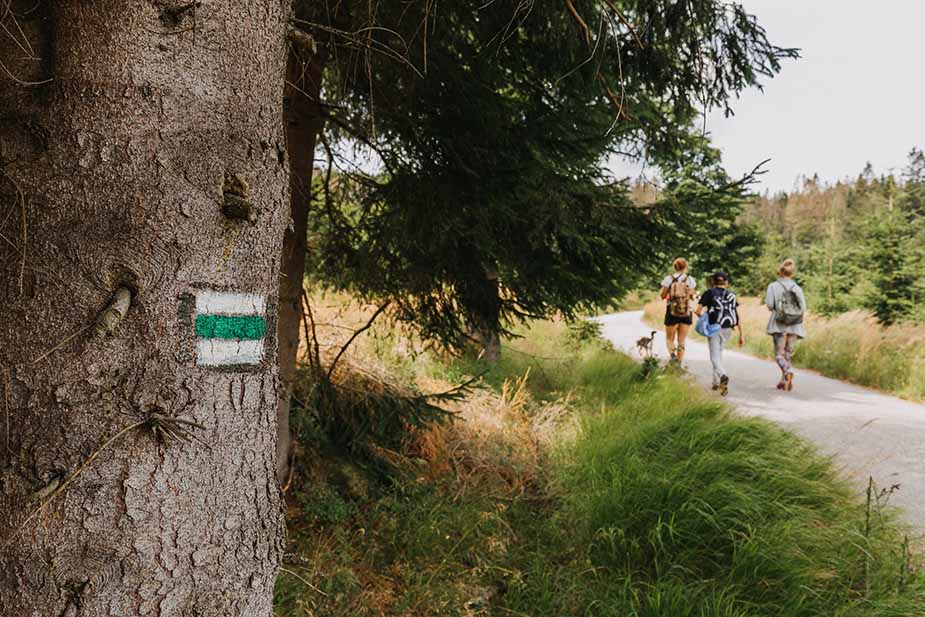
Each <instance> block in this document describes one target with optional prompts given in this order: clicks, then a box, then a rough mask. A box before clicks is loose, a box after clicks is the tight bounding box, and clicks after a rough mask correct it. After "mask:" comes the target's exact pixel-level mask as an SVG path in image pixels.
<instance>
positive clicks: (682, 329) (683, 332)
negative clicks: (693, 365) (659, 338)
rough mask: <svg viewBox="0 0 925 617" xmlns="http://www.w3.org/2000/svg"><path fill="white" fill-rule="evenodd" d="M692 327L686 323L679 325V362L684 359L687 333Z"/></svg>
mask: <svg viewBox="0 0 925 617" xmlns="http://www.w3.org/2000/svg"><path fill="white" fill-rule="evenodd" d="M690 330H691V327H690V326H689V325H687V324H686V323H682V324H678V362H680V361H682V360H683V359H684V344H685V342H686V341H687V333H688V332H690Z"/></svg>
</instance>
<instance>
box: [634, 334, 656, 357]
mask: <svg viewBox="0 0 925 617" xmlns="http://www.w3.org/2000/svg"><path fill="white" fill-rule="evenodd" d="M654 343H655V330H652V334H651V335H650V336H644V337H642V338H641V339H639V340H638V341H636V351H638V352H639V355H640V356H643V357H648V356H651V355H652V346H653V344H654Z"/></svg>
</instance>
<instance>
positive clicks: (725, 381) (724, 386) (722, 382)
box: [719, 375, 729, 396]
mask: <svg viewBox="0 0 925 617" xmlns="http://www.w3.org/2000/svg"><path fill="white" fill-rule="evenodd" d="M728 393H729V376H728V375H723V376H722V377H720V378H719V395H720V396H726V395H727V394H728Z"/></svg>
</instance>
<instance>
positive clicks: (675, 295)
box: [661, 257, 697, 364]
mask: <svg viewBox="0 0 925 617" xmlns="http://www.w3.org/2000/svg"><path fill="white" fill-rule="evenodd" d="M672 265H673V267H674V274H669V275H668V276H666V277H665V278H664V280H662V292H661V298H662V300H667V306H666V307H665V339H666V344H667V345H668V353H669V355H670V356H671V361H672V362H677V363H679V364H680V363H681V361H682V360H683V359H684V343H685V341H686V340H687V333H688V332H689V331H690V329H691V325H692V324H693V323H694V320H693V317H692V316H691V313H692V310H693V305H694V295H695V294H696V289H697V281H696V279H694V277H692V276H690V275H689V274H688V273H687V260H686V259H684V258H683V257H678V258H677V259H675V260H674V263H673V264H672Z"/></svg>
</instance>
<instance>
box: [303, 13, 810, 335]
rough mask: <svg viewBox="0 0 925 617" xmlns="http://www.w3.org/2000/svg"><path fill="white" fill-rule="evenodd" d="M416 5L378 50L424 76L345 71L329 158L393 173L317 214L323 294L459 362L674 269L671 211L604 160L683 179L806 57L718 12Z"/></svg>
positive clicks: (394, 65) (372, 59) (372, 69)
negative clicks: (344, 152)
mask: <svg viewBox="0 0 925 617" xmlns="http://www.w3.org/2000/svg"><path fill="white" fill-rule="evenodd" d="M389 4H390V3H388V2H385V3H384V4H383V11H385V8H384V5H389ZM400 4H401V5H402V7H403V11H404V12H403V13H402V16H403V18H402V20H400V21H399V22H398V23H395V24H391V25H390V27H389V28H388V30H387V31H385V30H384V29H383V30H382V31H377V32H376V33H371V34H370V37H372V38H373V39H375V40H376V41H377V47H379V48H382V49H386V48H388V49H395V48H397V47H399V46H403V47H402V48H403V49H407V50H408V51H407V54H406V57H407V58H409V59H410V64H413V65H414V66H416V67H418V71H417V72H416V71H415V70H412V69H411V68H409V63H403V62H396V61H394V59H391V58H389V57H387V54H371V55H368V56H366V57H365V58H364V62H363V65H364V71H363V76H364V78H358V79H354V77H356V76H357V73H356V70H355V69H356V66H355V65H347V66H338V67H337V69H336V70H335V71H334V75H335V76H340V77H341V78H342V79H340V80H339V81H338V82H337V83H339V84H341V86H342V87H341V88H334V87H332V88H331V92H332V94H333V95H335V96H333V97H332V100H331V101H330V103H331V110H330V111H329V112H328V113H329V126H332V129H333V130H332V135H331V137H332V139H331V140H330V141H331V142H332V143H333V142H335V141H336V139H337V138H344V139H352V140H353V141H359V142H362V143H364V144H365V145H366V146H367V147H369V148H370V149H372V150H374V151H375V152H376V155H377V156H378V157H379V159H380V160H381V161H382V164H383V170H384V171H383V173H382V174H381V175H378V176H368V175H367V176H365V177H360V175H359V174H353V178H352V185H353V186H354V187H356V189H357V190H356V191H355V192H354V194H353V199H352V200H350V201H349V202H341V203H340V207H338V203H337V202H335V201H334V200H321V202H320V203H319V206H321V207H320V208H319V210H318V211H319V212H322V213H324V217H325V219H326V220H324V221H318V220H316V221H315V226H316V229H317V230H319V231H323V232H324V233H321V234H319V236H318V238H319V240H320V242H319V247H318V248H319V253H320V270H319V278H320V279H321V280H324V281H327V282H333V283H335V284H337V285H339V286H342V287H345V288H348V289H351V290H354V291H355V292H359V293H360V294H361V295H363V296H365V297H367V298H370V299H377V300H385V299H389V300H391V301H392V304H391V307H392V309H391V310H392V311H393V315H395V316H397V317H398V318H400V319H402V320H405V321H408V322H413V323H414V324H415V325H416V326H417V327H418V328H419V329H420V331H421V333H422V334H423V335H424V336H425V337H428V338H435V339H438V340H441V341H443V342H445V343H447V344H449V345H452V346H459V345H461V344H464V343H465V342H466V340H467V338H468V337H469V335H471V334H473V333H482V334H483V337H484V336H485V335H486V334H485V333H487V338H488V339H489V340H494V341H495V342H496V341H497V334H498V333H499V332H501V331H503V329H504V328H505V326H506V325H507V324H510V323H511V322H512V321H516V320H517V319H519V318H525V317H532V316H542V315H548V314H550V313H552V312H559V313H561V314H564V315H565V316H574V315H576V314H578V313H579V312H580V311H582V310H586V309H589V308H591V307H593V306H595V305H600V304H605V303H608V302H610V301H612V300H613V299H615V298H617V297H619V296H620V295H621V294H623V293H624V292H625V291H626V290H628V289H630V288H632V287H633V286H635V285H636V284H637V282H638V280H639V278H640V276H644V275H648V274H649V273H650V272H651V271H652V270H653V268H655V267H657V266H660V265H661V262H662V261H663V260H664V259H665V258H666V256H667V255H668V254H670V252H671V250H672V246H673V241H672V238H671V232H672V231H673V228H672V227H671V225H670V224H669V218H670V217H671V216H672V215H673V212H672V208H673V207H674V206H673V205H672V204H670V203H668V202H666V203H665V204H661V205H659V207H655V208H637V207H635V206H634V205H633V204H632V203H631V200H630V199H629V197H628V194H627V189H626V186H625V185H624V183H622V182H617V181H614V180H613V179H612V178H609V177H608V173H607V171H606V168H605V165H604V161H605V160H606V159H607V157H609V156H612V155H614V154H618V153H622V154H623V155H628V156H630V157H633V158H636V159H645V160H648V161H650V162H652V163H654V164H656V165H664V166H665V167H666V168H671V167H677V165H678V161H679V159H681V158H683V154H684V152H685V149H686V148H687V147H688V146H689V143H690V141H691V135H692V133H693V131H692V129H691V126H692V123H693V121H694V119H695V118H696V117H698V116H699V114H700V113H702V111H703V108H704V107H721V108H723V107H725V106H726V105H727V104H728V102H729V100H730V98H731V97H732V96H734V95H735V94H736V93H737V92H739V91H741V90H743V89H744V88H747V87H749V86H753V85H757V83H758V80H759V78H760V77H762V76H766V77H769V76H772V75H774V74H775V73H776V72H777V71H778V70H779V68H780V65H779V61H780V60H781V59H782V58H785V57H793V56H795V55H796V52H795V51H794V50H786V49H781V48H778V47H775V46H774V45H772V44H770V43H769V42H768V40H767V38H766V36H765V33H764V30H763V29H762V28H761V27H760V26H759V25H758V24H757V22H756V21H755V19H754V18H753V17H751V16H749V15H747V14H746V13H745V11H744V9H742V8H741V7H740V6H738V5H734V4H731V3H726V2H722V1H718V0H696V1H694V2H667V3H666V2H654V1H642V2H636V3H632V4H630V3H614V2H609V1H608V2H599V1H596V0H575V1H574V2H572V1H567V2H563V3H547V4H543V5H540V4H531V5H529V6H522V5H521V6H519V8H517V9H515V10H514V11H513V12H512V11H511V10H510V9H509V8H506V7H505V6H502V5H501V4H499V3H488V4H485V3H482V2H459V3H454V4H453V5H452V6H448V5H441V7H440V13H439V15H436V14H435V15H428V14H427V10H426V7H425V6H408V5H406V4H404V3H400ZM306 27H309V26H306ZM427 31H429V37H428V38H426V39H424V38H423V36H422V35H421V33H422V32H427ZM376 37H380V38H378V39H376ZM390 37H391V38H390ZM345 74H346V77H345ZM367 76H372V77H370V78H365V77H367ZM344 84H347V85H346V86H344ZM714 188H716V187H711V185H710V184H709V183H708V184H704V185H703V191H711V190H713V189H714ZM723 188H724V190H725V189H728V188H729V187H723ZM716 203H717V206H718V207H724V205H728V203H727V202H724V201H722V200H719V201H717V202H716Z"/></svg>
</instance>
